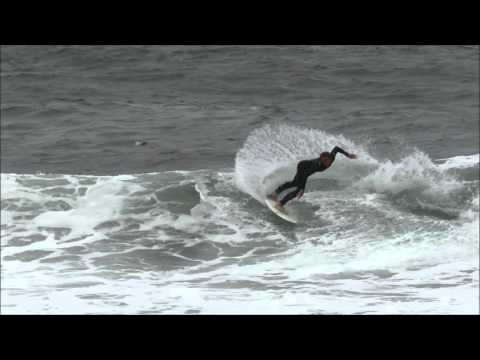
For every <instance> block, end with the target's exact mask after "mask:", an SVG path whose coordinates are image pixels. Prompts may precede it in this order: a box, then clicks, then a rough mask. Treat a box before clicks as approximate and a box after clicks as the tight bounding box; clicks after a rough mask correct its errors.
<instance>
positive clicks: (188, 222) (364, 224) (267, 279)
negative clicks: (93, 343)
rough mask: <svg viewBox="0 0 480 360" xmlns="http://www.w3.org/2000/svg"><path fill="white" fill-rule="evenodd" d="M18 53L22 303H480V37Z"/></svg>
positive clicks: (421, 308)
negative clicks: (446, 42)
mask: <svg viewBox="0 0 480 360" xmlns="http://www.w3.org/2000/svg"><path fill="white" fill-rule="evenodd" d="M0 50H1V54H0V55H1V94H0V95H1V114H0V115H1V176H2V178H1V180H2V183H1V195H2V198H1V271H2V273H1V276H2V278H1V280H2V284H1V312H2V313H40V314H45V313H79V314H86V313H101V314H103V313H115V314H117V313H120V314H121V313H128V314H141V313H148V314H164V313H174V314H184V313H187V314H196V313H201V314H205V313H295V314H297V313H309V314H332V313H340V314H360V313H362V314H363V313H366V314H378V313H402V314H403V313H406V314H412V313H435V314H436V313H441V314H445V313H477V314H478V313H479V305H478V303H479V286H478V279H479V277H478V270H479V256H478V252H479V230H478V228H479V217H478V214H479V155H478V154H479V152H480V151H479V47H478V46H1V48H0ZM335 145H338V146H342V147H343V148H344V149H345V150H347V151H351V152H354V153H356V154H357V155H358V159H357V160H355V161H353V160H349V159H347V158H345V157H343V156H342V155H337V159H336V161H335V164H334V165H333V166H332V168H331V169H329V170H328V171H326V172H324V173H321V174H316V175H314V176H312V177H311V178H310V180H309V183H308V184H307V191H306V193H305V197H304V199H302V200H300V201H293V202H292V203H291V204H290V211H291V212H292V213H294V214H296V216H297V217H299V219H301V221H300V222H299V224H297V225H292V224H289V223H286V222H284V221H283V220H281V219H279V218H278V217H276V216H275V215H273V214H272V213H271V212H270V211H269V210H268V208H267V207H266V206H264V204H263V202H262V199H263V198H264V196H265V194H266V193H268V192H269V191H271V190H272V189H274V188H275V187H276V186H278V185H279V184H281V183H282V182H284V181H287V180H290V178H291V177H292V176H293V174H294V169H295V164H296V162H297V161H299V160H301V159H305V158H312V157H315V156H318V154H319V152H321V151H328V150H331V148H332V147H333V146H335Z"/></svg>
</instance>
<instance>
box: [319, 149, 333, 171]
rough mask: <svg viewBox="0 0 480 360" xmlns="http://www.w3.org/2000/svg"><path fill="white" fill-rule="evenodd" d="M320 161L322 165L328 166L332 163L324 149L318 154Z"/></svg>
mask: <svg viewBox="0 0 480 360" xmlns="http://www.w3.org/2000/svg"><path fill="white" fill-rule="evenodd" d="M320 161H321V162H322V164H323V165H324V166H326V167H329V166H330V165H332V156H331V155H330V153H329V152H326V151H324V152H322V153H321V154H320Z"/></svg>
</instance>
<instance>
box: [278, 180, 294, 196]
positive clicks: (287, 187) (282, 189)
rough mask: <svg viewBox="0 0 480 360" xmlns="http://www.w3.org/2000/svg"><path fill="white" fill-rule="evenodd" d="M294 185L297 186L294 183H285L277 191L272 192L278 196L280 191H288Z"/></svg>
mask: <svg viewBox="0 0 480 360" xmlns="http://www.w3.org/2000/svg"><path fill="white" fill-rule="evenodd" d="M296 185H297V184H296V182H295V181H289V182H286V183H285V184H283V185H281V186H279V187H278V188H277V190H275V191H274V193H275V194H276V195H278V194H280V193H281V192H282V191H285V190H287V189H289V188H291V187H294V186H296Z"/></svg>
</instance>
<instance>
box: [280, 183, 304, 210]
mask: <svg viewBox="0 0 480 360" xmlns="http://www.w3.org/2000/svg"><path fill="white" fill-rule="evenodd" d="M300 190H301V188H299V187H297V188H296V189H295V190H293V191H291V192H289V193H288V194H287V195H285V196H284V198H283V199H282V200H280V204H281V205H282V206H285V204H286V203H287V202H289V201H290V200H292V199H293V198H295V197H296V196H297V195H298V193H299V192H300Z"/></svg>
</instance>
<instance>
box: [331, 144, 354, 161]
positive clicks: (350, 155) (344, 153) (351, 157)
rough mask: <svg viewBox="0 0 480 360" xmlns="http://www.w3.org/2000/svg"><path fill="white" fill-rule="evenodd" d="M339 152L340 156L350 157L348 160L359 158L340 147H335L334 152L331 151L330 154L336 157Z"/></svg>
mask: <svg viewBox="0 0 480 360" xmlns="http://www.w3.org/2000/svg"><path fill="white" fill-rule="evenodd" d="M337 152H339V153H340V154H343V155H345V156H346V157H348V158H350V159H356V158H357V156H356V155H354V154H350V153H348V152H346V151H345V150H343V149H342V148H341V147H338V146H335V147H334V148H333V150H332V151H330V154H331V155H332V156H333V157H335V155H336V154H337Z"/></svg>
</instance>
